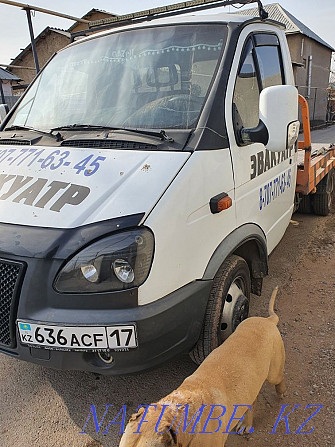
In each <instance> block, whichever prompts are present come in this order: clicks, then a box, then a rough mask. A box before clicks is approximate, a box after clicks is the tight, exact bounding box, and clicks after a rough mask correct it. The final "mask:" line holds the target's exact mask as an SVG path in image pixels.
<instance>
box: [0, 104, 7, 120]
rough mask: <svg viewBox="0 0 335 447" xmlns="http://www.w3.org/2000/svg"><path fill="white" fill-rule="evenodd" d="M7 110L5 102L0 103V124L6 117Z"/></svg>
mask: <svg viewBox="0 0 335 447" xmlns="http://www.w3.org/2000/svg"><path fill="white" fill-rule="evenodd" d="M8 111H9V109H8V106H7V104H0V124H1V123H2V122H3V120H4V119H5V118H6V115H7V113H8Z"/></svg>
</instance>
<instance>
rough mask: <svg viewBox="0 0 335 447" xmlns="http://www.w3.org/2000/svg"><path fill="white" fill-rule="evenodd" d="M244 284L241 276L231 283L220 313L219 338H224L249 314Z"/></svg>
mask: <svg viewBox="0 0 335 447" xmlns="http://www.w3.org/2000/svg"><path fill="white" fill-rule="evenodd" d="M245 293H246V285H245V282H244V280H243V279H242V278H241V277H237V278H235V279H234V281H233V282H232V283H231V285H230V287H229V289H228V293H227V295H226V297H225V302H224V305H223V309H222V314H221V322H220V328H219V333H220V338H221V340H222V341H224V340H226V339H227V338H228V337H229V335H230V334H231V333H232V332H234V330H235V329H236V327H237V326H238V325H239V324H240V323H241V322H242V321H243V320H245V319H246V318H247V317H248V315H249V299H248V298H247V296H246V295H245Z"/></svg>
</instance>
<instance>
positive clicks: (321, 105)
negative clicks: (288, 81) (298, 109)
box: [297, 86, 335, 127]
mask: <svg viewBox="0 0 335 447" xmlns="http://www.w3.org/2000/svg"><path fill="white" fill-rule="evenodd" d="M297 89H298V91H299V93H300V95H302V96H304V97H305V98H306V99H307V102H308V107H309V116H310V121H311V126H312V127H317V126H319V125H322V124H325V123H327V122H329V121H333V119H334V115H335V113H334V112H335V108H334V110H332V109H333V105H332V101H331V97H330V93H329V90H328V89H327V88H321V87H307V86H297Z"/></svg>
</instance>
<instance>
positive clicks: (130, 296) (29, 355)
mask: <svg viewBox="0 0 335 447" xmlns="http://www.w3.org/2000/svg"><path fill="white" fill-rule="evenodd" d="M297 98H298V96H297V91H296V89H295V87H294V80H293V73H292V65H291V60H290V55H289V50H288V47H287V42H286V39H285V34H284V32H283V27H282V25H280V24H278V23H275V22H272V21H270V20H261V19H260V18H256V17H255V18H251V19H250V18H248V17H245V16H238V15H235V14H234V15H229V14H222V13H220V14H213V15H179V16H174V17H172V18H171V17H170V18H159V19H155V20H154V21H152V22H151V21H148V22H145V23H137V24H130V25H126V26H123V27H121V28H112V29H109V30H107V31H103V32H100V33H97V34H94V35H92V36H90V37H87V38H84V39H81V40H78V41H75V42H74V43H72V44H71V45H69V46H68V47H66V48H65V49H63V50H61V51H60V52H59V53H58V54H56V55H55V56H54V57H53V58H52V59H51V61H50V62H49V63H48V64H47V65H46V66H45V68H44V69H43V70H42V72H41V73H40V74H39V75H38V76H37V77H36V79H35V80H34V82H33V83H32V84H31V86H30V87H29V89H28V91H27V92H26V93H25V95H24V96H23V98H22V99H21V100H20V101H19V102H18V103H17V104H16V105H15V107H14V108H13V109H12V110H11V112H10V113H9V115H7V117H6V119H5V120H4V122H3V124H2V126H1V129H0V170H1V173H0V200H1V201H2V203H1V209H0V222H1V224H0V230H1V231H0V272H1V276H0V286H1V287H0V289H1V291H0V352H1V353H4V354H8V355H11V356H13V357H16V358H20V359H23V360H26V361H30V362H34V363H39V364H42V365H45V366H50V367H54V368H61V369H79V370H87V371H92V372H96V373H100V374H107V375H115V374H125V373H130V372H136V371H140V370H142V369H146V368H149V367H152V366H155V365H158V364H160V363H162V362H163V361H166V360H168V359H170V358H171V357H173V356H174V355H176V354H177V353H181V352H190V354H191V357H192V358H193V360H194V361H195V362H197V363H200V362H201V361H202V360H203V359H204V358H205V357H206V356H207V355H208V354H209V353H210V352H211V350H213V349H214V348H215V347H217V346H218V345H219V344H221V343H222V342H224V340H225V339H226V338H227V337H228V336H229V335H230V333H231V332H232V331H233V330H234V329H235V328H236V326H237V325H238V324H239V322H240V321H242V320H243V319H244V318H246V317H247V316H248V307H249V300H250V294H251V292H253V293H255V294H257V295H260V294H261V289H262V280H263V278H264V277H265V276H266V274H267V259H268V255H269V254H270V253H271V252H272V251H273V249H274V248H275V246H276V245H277V244H278V242H279V241H280V239H281V238H282V236H283V234H284V232H285V230H286V228H287V226H288V224H289V221H290V218H291V215H292V212H293V207H294V195H295V183H296V172H297V153H296V144H295V143H296V140H297V136H298V129H299V125H298V121H297V120H298V99H297Z"/></svg>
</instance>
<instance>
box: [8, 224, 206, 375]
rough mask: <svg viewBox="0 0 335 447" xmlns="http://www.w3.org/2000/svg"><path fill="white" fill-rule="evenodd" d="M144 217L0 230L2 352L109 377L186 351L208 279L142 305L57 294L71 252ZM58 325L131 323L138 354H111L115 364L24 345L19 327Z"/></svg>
mask: <svg viewBox="0 0 335 447" xmlns="http://www.w3.org/2000/svg"><path fill="white" fill-rule="evenodd" d="M141 218H142V215H134V216H128V217H127V216H126V217H122V218H118V219H112V220H111V221H104V222H100V223H97V224H92V225H88V226H86V227H80V228H77V229H63V230H62V229H51V228H39V227H25V226H21V225H10V224H0V286H1V287H0V352H1V353H4V354H8V355H11V356H13V357H16V358H19V359H22V360H26V361H29V362H34V363H38V364H40V365H44V366H49V367H52V368H59V369H77V370H83V371H92V372H96V373H100V374H106V375H118V374H126V373H132V372H136V371H141V370H144V369H147V368H151V367H153V366H155V365H158V364H160V363H162V362H164V361H166V360H168V359H170V358H171V357H173V356H174V355H176V354H178V353H181V352H183V351H188V350H190V349H191V348H192V346H193V345H194V344H195V343H196V341H197V340H198V338H199V335H200V331H201V327H202V323H203V319H204V315H205V310H206V305H207V301H208V296H209V291H210V288H211V284H212V281H194V282H192V283H190V284H188V285H186V286H184V287H182V288H181V289H179V290H176V291H175V292H173V293H171V294H169V295H168V296H166V297H164V298H161V299H159V300H157V301H155V302H153V303H150V304H147V305H145V306H139V305H138V300H137V296H138V290H137V289H136V288H133V289H129V290H123V291H119V292H110V293H109V292H104V293H96V294H82V293H81V294H67V293H58V292H56V291H55V290H54V288H53V283H54V279H55V277H56V276H57V273H58V272H59V270H60V269H61V268H62V266H63V265H64V263H65V262H66V260H67V259H68V258H69V257H70V256H72V255H73V253H74V252H76V251H78V250H80V249H81V248H82V247H84V246H86V245H88V244H90V243H91V242H92V241H95V240H97V239H99V238H102V237H105V236H106V235H108V234H110V233H112V232H114V231H118V230H121V229H123V228H131V227H134V226H136V225H138V223H139V222H140V219H141ZM17 320H21V321H30V322H32V323H45V324H47V325H48V324H49V325H59V326H111V325H114V324H125V325H126V324H129V323H134V322H135V323H136V326H137V339H138V348H135V349H130V350H129V351H115V352H114V351H111V352H112V355H113V362H112V363H108V364H107V363H104V362H103V360H102V359H101V358H100V357H99V356H98V354H97V353H94V352H89V351H88V352H83V351H80V352H75V351H70V352H69V351H52V350H49V349H45V348H32V347H29V346H26V345H23V344H21V342H20V339H19V334H18V329H17V325H16V321H17Z"/></svg>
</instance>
